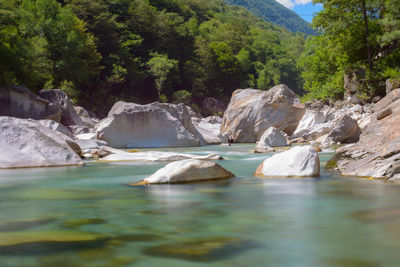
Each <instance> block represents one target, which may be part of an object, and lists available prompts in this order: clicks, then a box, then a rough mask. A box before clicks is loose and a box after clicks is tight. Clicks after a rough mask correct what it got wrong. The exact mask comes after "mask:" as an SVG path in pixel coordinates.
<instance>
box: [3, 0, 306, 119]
mask: <svg viewBox="0 0 400 267" xmlns="http://www.w3.org/2000/svg"><path fill="white" fill-rule="evenodd" d="M0 14H1V16H0V23H1V28H0V71H1V73H0V83H1V84H8V83H17V84H21V85H25V86H27V87H29V88H30V89H32V90H40V89H43V88H57V87H58V88H62V89H64V90H65V91H66V92H67V93H68V94H69V95H70V97H72V98H74V99H75V100H76V101H77V102H78V104H81V105H84V106H86V107H88V108H90V109H92V110H96V111H100V112H101V111H102V112H105V111H107V109H108V108H109V106H110V105H112V104H113V103H114V102H115V101H117V100H120V99H123V100H126V101H135V102H140V103H146V102H150V101H155V100H160V101H179V100H182V101H185V102H189V100H188V99H189V98H190V102H192V103H193V102H194V103H198V104H199V103H200V102H201V101H202V99H203V98H204V97H206V96H213V97H218V98H220V99H226V100H227V99H229V98H230V95H231V93H232V91H233V90H235V89H237V88H240V87H258V88H260V89H264V90H267V89H268V88H270V87H272V86H273V85H275V84H277V83H286V84H288V85H289V86H290V87H291V88H293V89H294V90H297V91H298V92H300V88H301V82H300V75H299V74H300V72H299V70H298V68H297V66H296V64H297V59H298V58H299V56H300V54H301V53H302V48H303V45H304V36H302V35H300V34H298V35H295V34H293V33H291V32H289V31H287V30H286V29H283V28H280V27H278V26H274V25H272V24H269V23H266V22H264V21H262V20H261V19H259V18H257V17H255V16H254V15H252V14H251V13H250V12H249V11H247V10H245V9H244V8H241V7H238V6H227V5H225V4H223V3H222V2H221V1H218V0H186V1H181V0H58V1H57V0H0ZM183 90H184V91H183Z"/></svg>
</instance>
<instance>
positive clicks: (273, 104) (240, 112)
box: [221, 85, 305, 143]
mask: <svg viewBox="0 0 400 267" xmlns="http://www.w3.org/2000/svg"><path fill="white" fill-rule="evenodd" d="M304 113H305V108H304V105H302V104H301V103H300V100H299V99H298V98H297V96H296V94H295V93H294V92H293V91H292V90H290V89H289V88H288V87H287V86H286V85H278V86H275V87H273V88H271V89H270V90H268V91H260V90H254V89H244V90H242V89H239V90H236V91H235V92H233V94H232V99H231V101H230V103H229V105H228V108H227V110H226V111H225V113H224V118H223V121H222V125H221V134H223V135H224V136H226V137H227V138H228V140H230V141H232V142H234V143H254V142H256V141H257V140H259V139H260V137H261V135H262V134H263V133H264V132H265V130H267V129H268V128H269V127H275V128H277V129H279V130H281V131H283V132H285V133H286V134H288V135H292V134H293V132H294V131H295V130H296V128H297V125H298V124H299V121H300V120H301V118H302V117H303V115H304Z"/></svg>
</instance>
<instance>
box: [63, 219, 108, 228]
mask: <svg viewBox="0 0 400 267" xmlns="http://www.w3.org/2000/svg"><path fill="white" fill-rule="evenodd" d="M106 222H107V221H106V220H104V219H102V218H84V219H68V220H66V221H64V225H63V226H64V227H65V228H79V227H81V226H84V225H90V224H103V223H106Z"/></svg>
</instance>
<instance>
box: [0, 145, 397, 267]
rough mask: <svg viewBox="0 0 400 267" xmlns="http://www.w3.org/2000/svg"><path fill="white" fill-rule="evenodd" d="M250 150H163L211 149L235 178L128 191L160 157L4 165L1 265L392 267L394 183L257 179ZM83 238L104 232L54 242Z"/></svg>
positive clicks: (0, 174) (327, 176) (328, 177)
mask: <svg viewBox="0 0 400 267" xmlns="http://www.w3.org/2000/svg"><path fill="white" fill-rule="evenodd" d="M253 147H254V145H235V146H232V147H227V146H225V147H223V146H209V147H202V148H192V149H166V150H167V151H178V152H190V153H197V154H205V153H210V152H215V153H218V154H220V155H222V156H224V157H225V158H226V159H227V160H225V161H219V163H220V164H221V165H222V166H224V167H225V168H227V169H228V170H230V171H232V172H233V173H235V174H236V175H237V177H236V178H234V179H232V180H229V181H220V182H207V183H198V184H188V185H155V186H150V187H128V186H126V184H128V183H132V182H135V181H139V180H140V179H142V178H144V177H146V176H147V175H149V174H151V173H153V172H154V171H156V170H157V169H159V168H160V167H162V166H163V165H165V163H162V164H160V163H143V162H142V163H140V162H136V163H133V162H123V163H121V162H119V163H94V162H92V163H88V164H87V165H86V166H85V167H69V168H42V169H21V170H1V171H0V211H1V212H0V266H205V265H213V266H397V265H398V262H399V260H400V253H399V252H400V197H399V196H400V186H397V185H394V184H390V183H385V182H380V181H371V180H367V179H360V178H348V177H346V178H342V177H338V176H335V175H333V174H331V173H327V172H325V171H322V175H321V177H320V178H302V179H258V178H255V177H253V175H252V173H253V172H254V170H255V169H256V168H257V166H258V165H259V164H260V163H261V162H262V160H263V159H265V157H267V155H260V154H252V153H251V150H252V148H253ZM331 155H332V154H324V153H321V154H320V158H321V160H322V161H323V162H324V161H326V160H327V159H329V158H330V156H331ZM81 234H82V235H92V234H93V235H95V236H99V234H100V236H101V237H100V238H99V239H96V240H94V241H93V240H91V241H90V242H88V241H82V240H81V241H80V242H61V241H60V240H58V239H59V237H58V235H60V236H64V235H65V236H75V235H76V236H78V237H80V235H81ZM32 235H33V236H34V238H33V239H32V238H31V239H29V240H31V241H30V242H28V244H27V242H26V239H27V238H28V237H30V236H32ZM37 237H39V238H37ZM48 237H49V240H47V238H48ZM7 238H8V239H7ZM35 238H36V239H35ZM54 238H56V240H54ZM17 239H22V240H25V241H24V242H20V243H18V242H17V243H13V241H14V240H17ZM4 240H6V241H4ZM10 240H11V241H10ZM7 242H8V243H7ZM10 242H11V243H10Z"/></svg>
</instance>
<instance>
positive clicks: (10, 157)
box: [0, 116, 82, 168]
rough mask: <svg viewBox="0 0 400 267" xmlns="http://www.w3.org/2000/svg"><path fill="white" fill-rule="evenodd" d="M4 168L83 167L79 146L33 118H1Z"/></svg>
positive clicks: (0, 158) (0, 156) (0, 163)
mask: <svg viewBox="0 0 400 267" xmlns="http://www.w3.org/2000/svg"><path fill="white" fill-rule="evenodd" d="M0 148H1V150H2V153H0V168H24V167H51V166H68V165H81V164H82V160H81V158H80V157H79V156H78V154H77V152H79V151H80V148H79V146H77V144H76V143H74V142H73V141H72V139H70V138H69V137H67V136H66V135H64V134H62V133H59V132H57V131H55V130H52V129H50V128H48V127H46V126H43V125H41V124H40V123H39V122H37V121H34V120H31V119H18V118H13V117H5V116H0Z"/></svg>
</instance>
